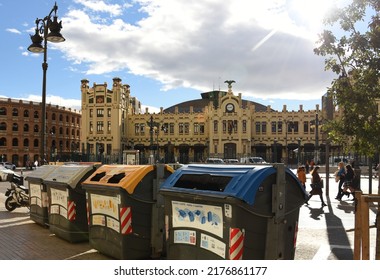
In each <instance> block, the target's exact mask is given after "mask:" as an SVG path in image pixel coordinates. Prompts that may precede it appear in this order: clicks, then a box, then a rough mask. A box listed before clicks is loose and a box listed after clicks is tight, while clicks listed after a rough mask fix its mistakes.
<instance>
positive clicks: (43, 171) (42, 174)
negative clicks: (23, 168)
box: [25, 165, 59, 181]
mask: <svg viewBox="0 0 380 280" xmlns="http://www.w3.org/2000/svg"><path fill="white" fill-rule="evenodd" d="M58 167H59V165H42V166H40V167H37V169H36V170H33V171H31V172H30V173H28V175H26V176H25V180H26V181H29V180H33V179H41V180H42V179H44V178H46V177H47V176H48V175H49V174H50V173H51V172H53V171H54V170H55V169H57V168H58Z"/></svg>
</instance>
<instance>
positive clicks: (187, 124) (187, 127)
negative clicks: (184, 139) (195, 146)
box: [184, 123, 190, 134]
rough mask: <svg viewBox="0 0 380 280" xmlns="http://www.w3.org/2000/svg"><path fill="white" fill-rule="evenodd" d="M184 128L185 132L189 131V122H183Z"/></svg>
mask: <svg viewBox="0 0 380 280" xmlns="http://www.w3.org/2000/svg"><path fill="white" fill-rule="evenodd" d="M184 129H185V134H189V132H190V125H189V123H185V124H184Z"/></svg>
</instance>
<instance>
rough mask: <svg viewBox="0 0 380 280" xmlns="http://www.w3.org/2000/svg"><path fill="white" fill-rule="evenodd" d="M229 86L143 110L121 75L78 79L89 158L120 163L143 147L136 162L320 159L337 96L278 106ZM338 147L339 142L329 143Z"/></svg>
mask: <svg viewBox="0 0 380 280" xmlns="http://www.w3.org/2000/svg"><path fill="white" fill-rule="evenodd" d="M226 82H227V84H226V87H227V91H220V90H217V91H216V90H213V91H210V92H204V93H201V98H200V99H196V100H190V101H186V102H183V103H180V104H176V105H173V106H171V107H169V108H166V109H164V108H162V107H161V108H160V111H159V112H158V113H150V112H149V111H148V110H145V111H142V109H141V104H140V102H139V101H138V99H137V98H136V97H133V96H131V92H130V86H129V85H128V84H123V83H122V80H121V79H120V78H114V79H113V83H112V86H111V87H110V88H108V85H107V83H103V84H96V83H94V84H93V85H92V86H91V87H90V85H89V81H88V80H85V79H84V80H82V81H81V98H82V110H81V111H82V118H81V120H82V124H81V153H82V155H83V157H84V158H86V159H88V160H91V159H93V160H99V159H100V160H102V161H104V162H110V163H111V162H120V163H121V162H122V153H123V151H125V150H134V151H138V154H139V163H142V164H144V163H149V162H152V161H153V162H157V161H159V162H165V163H170V162H179V163H190V162H204V161H205V160H206V159H207V158H222V159H238V160H240V158H243V157H251V156H257V157H262V158H263V159H264V160H265V161H267V162H284V163H287V164H297V163H298V162H304V161H306V160H315V161H321V162H323V161H324V159H323V158H322V157H323V151H324V146H325V139H324V138H325V136H324V134H323V133H322V130H321V127H322V126H321V125H320V124H321V123H322V122H323V120H324V119H327V118H330V119H331V118H333V117H334V114H337V112H335V111H334V109H333V106H332V101H331V100H329V98H328V97H327V96H324V97H323V98H322V108H323V109H322V108H320V107H319V105H316V107H315V109H313V110H304V109H303V106H302V105H300V106H299V109H298V110H297V111H288V110H287V107H286V105H284V106H283V109H282V110H281V111H276V110H273V109H272V108H271V106H265V105H262V104H259V103H256V102H252V101H248V100H244V99H243V98H242V94H241V93H238V94H235V93H234V92H233V88H232V84H233V82H229V81H226ZM331 149H332V152H334V151H335V152H337V153H339V151H338V150H339V149H340V148H339V147H334V146H332V147H331Z"/></svg>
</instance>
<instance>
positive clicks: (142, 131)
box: [140, 123, 145, 135]
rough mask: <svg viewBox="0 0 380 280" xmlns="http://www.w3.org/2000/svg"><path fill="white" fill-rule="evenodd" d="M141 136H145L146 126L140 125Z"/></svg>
mask: <svg viewBox="0 0 380 280" xmlns="http://www.w3.org/2000/svg"><path fill="white" fill-rule="evenodd" d="M140 135H145V124H143V123H141V124H140Z"/></svg>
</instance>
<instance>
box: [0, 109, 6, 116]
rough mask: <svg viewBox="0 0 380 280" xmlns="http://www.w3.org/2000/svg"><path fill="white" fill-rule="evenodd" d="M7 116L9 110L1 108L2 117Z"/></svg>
mask: <svg viewBox="0 0 380 280" xmlns="http://www.w3.org/2000/svg"><path fill="white" fill-rule="evenodd" d="M6 114H7V109H6V108H5V107H1V108H0V115H3V116H5V115H6Z"/></svg>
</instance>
